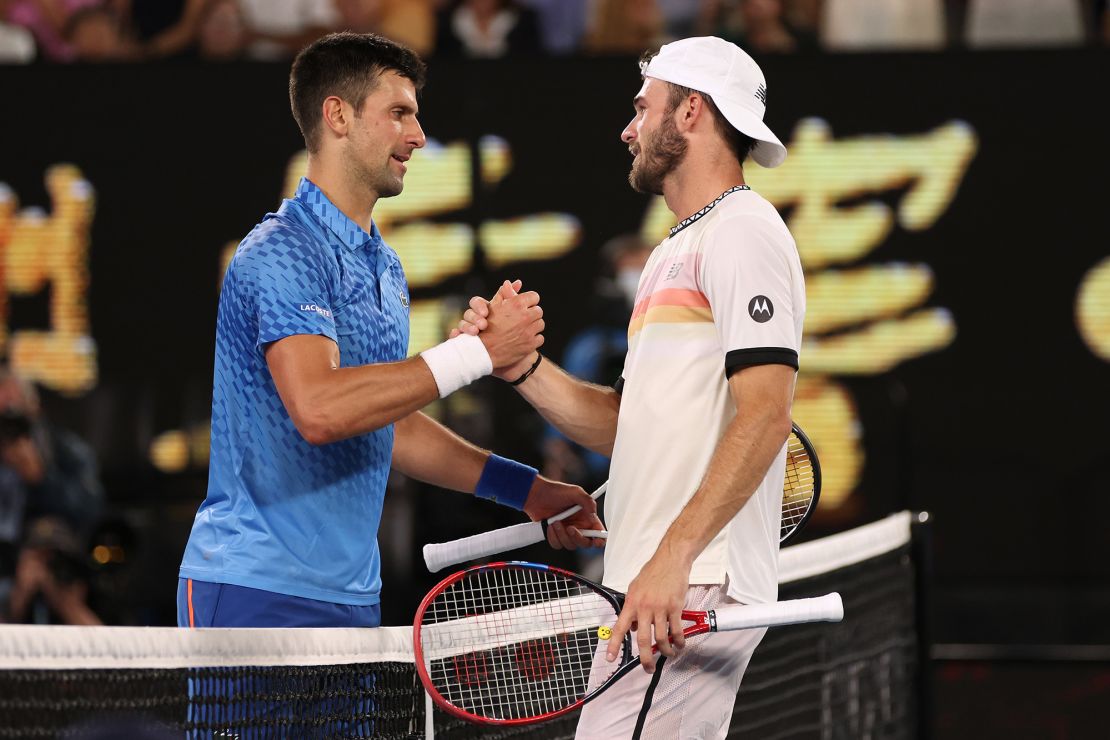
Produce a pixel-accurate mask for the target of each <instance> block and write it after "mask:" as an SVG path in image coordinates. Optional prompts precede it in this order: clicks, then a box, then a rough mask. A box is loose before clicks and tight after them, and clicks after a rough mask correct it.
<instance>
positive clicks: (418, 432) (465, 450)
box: [393, 412, 489, 493]
mask: <svg viewBox="0 0 1110 740" xmlns="http://www.w3.org/2000/svg"><path fill="white" fill-rule="evenodd" d="M488 457H489V453H488V452H487V451H485V450H483V449H481V448H479V447H477V446H475V445H473V444H471V443H470V442H467V441H466V440H465V439H463V438H462V437H460V436H459V435H457V434H455V433H454V432H453V431H451V430H450V429H448V428H447V427H445V426H443V425H442V424H440V423H439V422H437V421H435V420H434V419H431V418H429V417H428V416H426V415H425V414H423V413H420V412H416V413H414V414H410V415H408V416H406V417H405V418H403V419H401V420H400V421H398V422H397V424H396V426H395V427H394V439H393V467H394V468H395V469H396V470H399V471H400V472H402V473H404V474H405V475H407V476H409V477H410V478H415V479H416V480H419V481H423V482H425V483H431V484H432V485H434V486H439V487H440V488H448V489H451V490H453V491H464V492H467V493H472V492H473V491H474V489H475V487H476V486H477V485H478V479H479V478H480V477H481V475H482V469H483V467H484V466H485V464H486V460H487V459H488Z"/></svg>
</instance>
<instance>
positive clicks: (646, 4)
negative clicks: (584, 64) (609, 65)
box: [586, 0, 663, 55]
mask: <svg viewBox="0 0 1110 740" xmlns="http://www.w3.org/2000/svg"><path fill="white" fill-rule="evenodd" d="M662 40H663V15H662V13H660V12H659V6H658V5H656V3H655V0H596V3H595V5H594V14H593V18H592V19H591V21H590V27H589V32H588V34H587V36H586V49H587V50H588V51H589V52H591V53H594V54H633V55H639V54H642V53H643V52H644V51H646V50H648V49H655V48H658V47H659V44H660V42H661V41H662Z"/></svg>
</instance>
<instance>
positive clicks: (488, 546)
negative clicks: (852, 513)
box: [424, 424, 821, 573]
mask: <svg viewBox="0 0 1110 740" xmlns="http://www.w3.org/2000/svg"><path fill="white" fill-rule="evenodd" d="M607 485H608V483H607V482H606V483H603V484H602V485H601V487H600V488H598V489H597V490H596V491H594V492H593V493H592V494H590V497H591V498H593V499H595V500H596V499H597V498H598V497H599V496H601V495H602V494H603V493H605V487H606V486H607ZM820 497H821V463H820V462H819V461H818V460H817V453H816V452H815V451H814V449H813V445H812V444H811V443H810V441H809V438H808V437H807V436H806V435H805V433H804V432H803V431H802V430H801V428H799V427H798V425H797V424H794V425H793V428H792V431H791V433H790V438H789V439H788V440H787V442H786V477H785V478H784V479H783V484H782V525H781V528H780V530H779V543H780V544H786V542H788V541H789V540H790V539H791V538H792V537H793V536H794V535H795V534H797V533H798V532H799V531H800V530H801V528H802V527H803V526H804V525H805V523H806V522H807V521H809V517H810V516H811V515H812V514H813V510H814V509H815V508H817V501H818V499H819V498H820ZM581 508H582V507H580V506H573V507H571V508H569V509H567V510H566V511H564V512H561V513H559V514H556V515H555V516H553V517H551V518H550V519H547V520H546V521H542V522H525V523H524V524H514V525H512V526H509V527H502V528H501V529H494V530H491V531H489V532H483V533H482V534H476V535H473V536H471V537H463V538H462V539H458V540H452V541H451V542H439V543H429V544H427V545H424V563H425V564H426V565H427V566H428V570H429V571H430V572H432V573H435V572H436V571H437V570H440V569H442V568H445V567H447V566H448V565H456V564H458V563H465V562H468V561H470V560H477V559H479V558H484V557H489V556H490V555H496V554H498V553H502V552H508V551H509V550H515V549H516V548H518V547H527V546H528V545H533V544H535V543H537V542H543V541H544V540H546V539H547V528H548V526H549V525H551V524H553V523H555V522H558V521H562V520H563V519H566V518H567V517H570V516H574V515H575V514H576V513H577V512H578V511H579V510H580V509H581ZM582 534H583V535H585V536H586V537H597V538H604V537H605V536H606V534H607V533H606V532H595V531H593V530H587V531H584V532H582Z"/></svg>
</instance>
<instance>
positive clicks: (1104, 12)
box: [1095, 0, 1110, 46]
mask: <svg viewBox="0 0 1110 740" xmlns="http://www.w3.org/2000/svg"><path fill="white" fill-rule="evenodd" d="M1095 28H1096V29H1098V30H1097V35H1098V38H1099V40H1100V41H1102V43H1103V44H1104V45H1106V46H1110V4H1108V3H1107V2H1106V0H1099V2H1098V5H1097V6H1096V9H1095Z"/></svg>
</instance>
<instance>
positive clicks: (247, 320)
mask: <svg viewBox="0 0 1110 740" xmlns="http://www.w3.org/2000/svg"><path fill="white" fill-rule="evenodd" d="M408 305H409V292H408V285H407V283H406V282H405V275H404V272H403V271H402V269H401V263H400V260H398V258H397V253H396V252H394V251H393V250H392V249H391V248H390V247H389V246H388V245H386V243H385V242H383V241H382V239H381V235H380V234H379V233H378V229H377V227H376V226H371V231H370V233H366V231H365V230H363V229H362V228H361V227H359V226H358V224H356V223H355V222H353V221H352V220H351V219H349V218H347V216H345V215H344V214H343V213H342V212H341V211H340V210H339V209H338V208H336V207H335V205H333V204H332V203H331V201H329V200H328V199H327V197H326V196H325V195H324V193H323V192H322V191H321V190H320V189H319V188H318V187H316V186H315V185H314V184H313V183H311V182H310V181H308V180H307V179H302V180H301V182H300V185H299V186H298V188H297V193H296V195H295V196H294V197H293V198H292V199H291V200H286V201H284V202H283V203H282V205H281V208H280V209H278V212H277V213H270V214H267V215H266V217H265V218H264V219H263V220H262V223H260V224H259V225H258V226H256V227H255V228H254V229H253V230H252V231H251V232H250V234H248V235H247V237H246V239H244V240H243V242H242V243H241V244H240V245H239V249H238V250H237V251H236V253H235V256H234V258H232V260H231V264H230V265H229V266H228V269H227V274H226V276H225V277H224V285H223V291H222V292H221V294H220V306H219V317H218V319H217V322H216V366H215V377H214V379H213V391H212V447H211V463H210V467H209V473H208V496H207V498H205V500H204V503H203V504H201V507H200V510H199V511H198V512H197V515H196V519H195V520H194V522H193V529H192V532H191V534H190V536H189V542H188V545H187V546H186V548H185V556H184V558H183V560H182V563H181V570H180V574H181V577H182V578H193V579H196V580H201V581H211V582H215V583H229V584H234V585H237V586H246V587H249V588H258V589H264V590H267V591H274V592H277V593H282V594H289V595H292V596H302V597H305V598H309V599H318V600H321V601H329V602H333V603H340V604H353V605H370V604H377V603H378V600H379V597H378V594H379V591H380V590H381V575H380V556H379V552H378V544H377V533H378V524H379V521H380V519H381V512H382V502H383V499H384V497H385V487H386V479H387V477H388V475H389V466H390V461H391V458H392V454H393V426H392V425H390V426H387V427H384V428H382V429H379V430H377V431H375V432H371V433H369V434H363V435H360V436H358V437H353V438H351V439H346V440H342V441H340V442H334V443H332V444H326V445H320V446H313V445H311V444H309V443H308V442H306V441H305V440H304V438H302V437H301V435H300V433H299V432H298V431H297V429H296V427H294V425H293V422H292V421H291V420H290V418H289V414H288V413H287V412H286V410H285V406H284V405H283V404H282V402H281V399H280V398H279V397H278V393H277V388H276V387H275V386H274V381H273V378H272V377H271V376H270V371H269V368H268V366H267V365H266V358H265V357H264V355H263V350H264V349H265V347H266V345H267V344H269V343H270V342H275V341H277V340H279V339H282V338H284V337H288V336H292V335H294V334H319V335H322V336H325V337H328V338H329V339H332V340H333V341H335V342H336V343H337V344H338V345H339V353H340V361H341V364H342V365H343V366H344V367H348V366H354V365H367V364H371V363H380V362H395V361H398V360H403V359H404V358H405V354H406V352H407V350H408V341H409V316H408V311H409V309H408Z"/></svg>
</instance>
